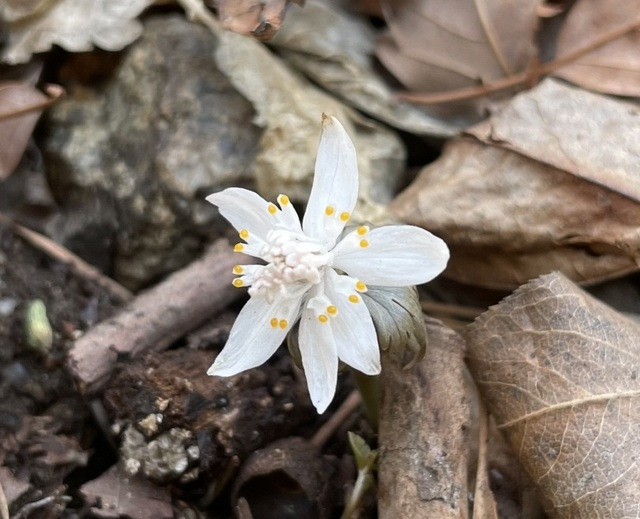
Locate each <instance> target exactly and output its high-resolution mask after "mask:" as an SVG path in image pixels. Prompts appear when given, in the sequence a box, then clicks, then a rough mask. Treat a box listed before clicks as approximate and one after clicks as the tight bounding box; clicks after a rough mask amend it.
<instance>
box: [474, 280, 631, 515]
mask: <svg viewBox="0 0 640 519" xmlns="http://www.w3.org/2000/svg"><path fill="white" fill-rule="evenodd" d="M467 339H468V364H469V368H470V370H471V372H472V374H473V376H474V378H475V380H476V383H477V384H478V386H479V387H480V390H481V392H482V393H483V395H484V397H485V399H486V401H487V405H488V407H489V410H490V411H491V412H492V413H493V414H494V416H495V418H496V421H497V423H498V426H499V427H500V429H502V431H503V432H504V433H505V434H506V436H507V438H508V440H509V442H510V443H511V446H512V448H513V450H514V451H515V452H516V453H517V454H518V457H519V458H520V461H521V463H522V465H523V466H524V468H525V469H526V470H527V472H528V473H529V475H530V476H531V478H532V479H533V481H534V482H535V483H536V484H537V486H538V489H539V491H540V494H541V496H542V498H543V503H544V505H545V508H546V511H547V513H548V514H549V515H550V516H551V517H554V518H560V519H574V518H575V519H578V518H584V517H612V518H613V517H638V489H639V488H640V460H639V458H638V453H640V327H639V326H638V325H637V324H636V323H634V322H633V321H631V320H629V319H627V318H626V317H624V316H622V315H621V314H619V313H617V312H616V311H614V310H613V309H611V308H610V307H608V306H606V305H605V304H603V303H601V302H599V301H597V300H596V299H595V298H593V297H592V296H590V295H589V294H587V293H586V292H584V291H582V290H581V289H580V288H578V287H577V286H576V285H574V284H573V283H572V282H570V281H569V280H568V279H567V278H565V277H564V276H562V275H561V274H559V273H553V274H549V275H545V276H542V277H540V278H538V279H535V280H533V281H531V282H530V283H528V284H527V285H525V286H523V287H521V288H519V289H518V290H517V291H516V292H515V293H514V294H512V295H511V296H509V297H508V298H506V299H505V300H504V301H502V302H501V303H500V304H499V305H497V306H495V307H493V308H491V309H490V310H488V311H487V312H485V313H484V314H483V315H482V316H480V317H479V318H478V319H477V321H476V322H475V323H474V324H473V325H471V327H470V330H469V333H468V337H467Z"/></svg>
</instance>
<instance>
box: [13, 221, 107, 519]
mask: <svg viewBox="0 0 640 519" xmlns="http://www.w3.org/2000/svg"><path fill="white" fill-rule="evenodd" d="M0 283H1V285H0V366H1V368H0V465H2V464H3V465H4V467H5V468H3V471H2V473H0V483H1V484H2V488H3V490H4V494H5V498H6V500H7V502H8V504H9V505H10V506H9V509H10V511H11V512H12V517H72V516H73V514H72V512H70V511H66V512H63V510H64V509H67V502H68V501H69V499H70V498H71V499H72V498H73V486H74V481H75V482H79V481H81V480H82V479H87V478H89V477H91V474H90V473H91V472H93V473H95V472H100V471H101V470H102V467H105V466H108V464H109V463H111V462H113V460H114V453H113V452H112V451H111V450H110V449H109V448H108V447H107V446H106V445H103V442H102V441H101V440H100V435H99V434H98V432H97V428H96V426H95V425H94V421H93V419H92V416H91V413H90V408H89V405H88V404H87V403H86V402H84V401H83V400H82V398H81V397H80V395H79V393H78V392H77V391H76V389H75V387H74V383H73V381H72V380H71V378H70V377H69V375H68V374H67V371H66V370H65V367H64V362H65V358H66V351H67V350H68V348H69V347H70V344H71V342H72V340H73V339H74V338H75V337H77V336H78V334H80V333H82V332H83V331H84V330H86V329H87V328H88V327H89V326H91V325H92V324H94V323H95V322H97V321H98V320H101V319H104V318H105V317H107V316H109V315H111V314H112V313H113V312H114V310H115V308H116V305H115V304H114V302H113V301H111V300H110V298H109V297H108V295H107V294H105V293H104V292H103V291H102V290H101V289H100V288H99V287H97V286H94V285H92V284H91V283H89V282H87V281H85V280H82V279H78V278H77V277H75V276H74V275H72V274H71V272H70V270H69V269H68V268H67V266H65V265H63V264H61V263H58V262H56V261H53V260H51V259H50V258H48V257H47V256H46V255H44V254H43V253H42V252H40V251H38V250H35V249H34V248H33V247H31V246H30V245H29V244H27V243H25V242H24V241H23V240H22V239H21V238H18V237H17V236H15V234H14V233H13V231H12V230H10V229H9V228H7V227H5V226H2V225H0ZM34 300H40V301H42V303H44V306H45V308H46V314H47V319H48V321H49V324H50V326H51V329H52V331H53V335H52V338H53V340H52V341H51V345H50V347H46V345H45V347H42V346H39V347H34V346H33V345H30V344H29V341H28V340H27V335H28V333H27V329H26V328H27V326H29V325H31V326H33V323H30V322H28V320H27V319H26V318H25V311H26V309H27V307H28V306H29V305H30V304H31V303H32V302H33V301H34ZM45 342H46V341H45ZM83 466H86V467H91V468H90V469H89V471H88V472H86V469H83V468H81V467H83ZM7 469H8V470H7ZM83 470H85V472H86V473H85V474H84V475H80V472H81V471H83ZM34 504H35V505H36V506H34ZM25 505H26V506H25ZM72 509H73V507H70V508H68V510H72Z"/></svg>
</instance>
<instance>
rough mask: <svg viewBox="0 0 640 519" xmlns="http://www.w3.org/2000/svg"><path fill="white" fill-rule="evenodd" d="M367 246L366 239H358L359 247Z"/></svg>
mask: <svg viewBox="0 0 640 519" xmlns="http://www.w3.org/2000/svg"><path fill="white" fill-rule="evenodd" d="M368 246H369V241H368V240H360V247H362V248H363V249H364V248H366V247H368Z"/></svg>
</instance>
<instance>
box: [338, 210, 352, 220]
mask: <svg viewBox="0 0 640 519" xmlns="http://www.w3.org/2000/svg"><path fill="white" fill-rule="evenodd" d="M350 216H351V215H350V214H349V213H347V212H346V211H344V212H342V213H340V220H342V221H343V222H346V221H347V220H348V219H349V217H350Z"/></svg>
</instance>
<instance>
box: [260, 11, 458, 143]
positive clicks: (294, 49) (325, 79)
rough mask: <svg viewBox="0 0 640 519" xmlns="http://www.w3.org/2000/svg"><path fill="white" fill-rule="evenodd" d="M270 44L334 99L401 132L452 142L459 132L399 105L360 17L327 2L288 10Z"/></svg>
mask: <svg viewBox="0 0 640 519" xmlns="http://www.w3.org/2000/svg"><path fill="white" fill-rule="evenodd" d="M270 44H271V45H272V46H274V47H276V48H277V49H278V53H279V55H281V56H283V58H284V59H285V60H287V61H288V62H289V63H291V64H292V65H293V66H294V67H295V68H297V69H298V70H300V71H302V72H303V73H304V74H305V75H306V76H307V77H310V78H311V79H312V80H313V81H314V82H316V83H317V84H319V85H321V86H322V87H323V88H325V89H326V90H328V91H329V92H331V93H332V94H334V95H335V96H336V97H338V98H341V99H345V100H346V101H347V102H348V104H350V105H351V106H353V107H355V108H357V109H358V110H361V111H363V112H364V113H365V114H368V115H370V116H372V117H373V118H375V119H379V120H381V121H383V122H385V123H387V124H389V125H390V126H392V127H395V128H399V129H401V130H404V131H407V132H410V133H417V134H420V135H430V136H435V137H441V138H445V137H453V136H454V135H456V134H457V133H458V132H459V131H460V130H461V129H462V127H461V126H460V125H457V124H456V121H452V120H451V119H448V118H447V119H437V118H435V117H432V116H430V115H428V114H427V113H426V112H424V111H423V110H421V109H420V108H419V107H416V106H413V105H411V104H409V103H404V102H401V101H398V100H397V99H396V98H395V93H394V92H393V90H392V88H391V87H390V86H389V85H388V83H387V82H385V80H384V79H383V77H382V76H381V74H380V72H379V64H377V63H376V62H375V60H374V57H373V54H374V52H375V45H376V44H375V32H374V31H373V30H372V28H371V26H370V24H368V23H367V21H366V20H365V19H363V18H362V17H358V16H356V15H355V14H353V13H349V12H347V11H346V10H343V9H341V8H340V6H336V5H333V4H328V3H327V2H326V1H325V0H307V1H306V3H305V6H304V9H292V10H291V11H290V12H289V13H287V23H286V24H284V25H283V27H282V29H281V30H280V31H279V32H278V34H277V35H276V36H275V37H274V38H273V40H271V42H270Z"/></svg>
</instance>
